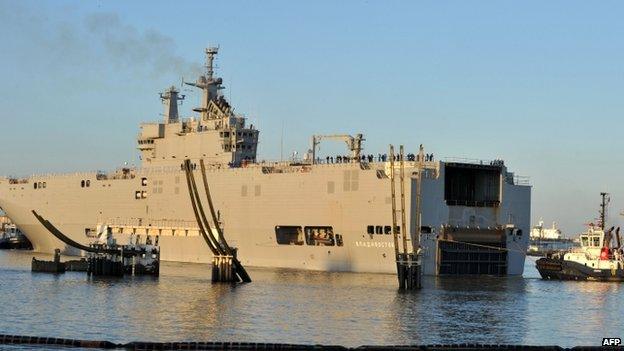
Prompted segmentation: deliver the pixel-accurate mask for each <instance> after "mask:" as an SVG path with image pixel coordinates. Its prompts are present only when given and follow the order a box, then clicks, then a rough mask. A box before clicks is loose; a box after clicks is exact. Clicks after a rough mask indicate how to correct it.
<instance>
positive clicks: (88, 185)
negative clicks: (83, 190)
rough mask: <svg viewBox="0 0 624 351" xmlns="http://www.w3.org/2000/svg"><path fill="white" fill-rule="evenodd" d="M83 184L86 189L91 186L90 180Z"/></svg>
mask: <svg viewBox="0 0 624 351" xmlns="http://www.w3.org/2000/svg"><path fill="white" fill-rule="evenodd" d="M85 184H86V186H87V188H88V187H90V186H91V181H90V180H87V182H86V183H85Z"/></svg>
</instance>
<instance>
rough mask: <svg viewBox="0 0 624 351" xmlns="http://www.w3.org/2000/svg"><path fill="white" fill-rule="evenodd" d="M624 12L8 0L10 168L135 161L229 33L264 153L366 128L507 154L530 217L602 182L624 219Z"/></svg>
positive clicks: (223, 67)
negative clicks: (527, 189)
mask: <svg viewBox="0 0 624 351" xmlns="http://www.w3.org/2000/svg"><path fill="white" fill-rule="evenodd" d="M623 18H624V2H622V1H613V2H609V1H601V2H585V1H584V2H580V1H579V2H576V1H522V2H519V1H515V2H513V1H481V2H478V1H477V2H475V1H449V2H444V1H427V2H423V1H404V2H394V1H367V2H363V1H328V2H324V1H309V2H303V1H280V2H271V1H242V2H236V1H219V2H217V1H214V2H208V1H197V2H191V1H183V2H175V3H172V2H171V1H162V2H152V1H149V2H148V1H100V2H96V1H90V2H85V1H49V2H42V1H37V2H30V1H6V0H0V33H2V39H3V40H2V44H1V47H0V76H1V77H2V84H1V85H0V95H1V96H2V100H0V101H1V104H0V121H1V122H2V123H1V124H0V130H1V131H2V136H1V137H0V145H1V149H0V150H1V151H0V175H28V174H31V173H43V172H68V171H74V170H94V169H104V170H107V169H114V168H115V167H116V166H118V165H120V164H122V163H123V162H125V161H127V162H130V163H133V162H134V163H136V162H138V152H137V151H136V141H135V138H136V134H137V132H138V125H139V123H140V122H142V121H152V120H157V119H159V118H161V117H160V115H159V114H160V113H161V107H162V106H161V104H160V101H159V99H158V95H157V93H158V92H159V91H162V90H163V89H164V88H166V87H167V86H169V85H171V84H176V85H180V81H181V79H182V77H184V78H185V79H186V80H191V79H194V78H195V74H196V73H197V70H198V67H200V65H201V63H202V61H203V58H204V56H203V48H204V47H206V46H208V45H209V44H218V45H220V47H221V51H220V55H219V58H218V60H217V64H218V71H217V72H218V74H219V75H220V76H222V77H223V78H224V81H225V86H226V87H227V90H226V92H225V95H226V97H230V98H231V100H232V101H233V103H234V106H235V107H236V109H237V111H238V112H240V113H244V114H246V115H247V116H248V117H249V118H250V122H251V123H253V124H254V125H256V126H258V128H259V129H260V130H261V134H260V137H261V145H260V153H261V155H260V159H276V158H279V155H280V139H281V137H280V135H281V133H282V126H284V130H285V136H284V145H285V148H284V150H285V153H290V152H292V151H293V150H298V151H299V152H303V151H305V149H306V148H307V147H308V144H309V137H310V135H311V134H313V133H337V132H340V133H343V132H344V133H357V132H362V133H364V135H365V137H366V142H365V152H370V153H375V154H376V153H379V152H385V151H386V150H387V145H388V144H389V143H395V144H401V143H403V144H405V145H406V147H407V148H408V149H409V150H415V149H416V148H417V146H418V145H419V144H420V143H423V144H424V145H425V147H426V151H427V152H433V153H434V154H435V155H436V156H437V157H438V158H442V159H444V158H447V157H468V158H479V159H493V158H503V159H504V160H505V161H506V163H507V165H508V166H509V168H510V169H511V170H512V171H514V172H516V174H519V175H526V176H529V177H530V179H531V183H532V184H533V206H532V217H533V219H534V221H536V220H538V219H539V218H540V217H543V218H544V220H545V221H546V222H550V221H553V220H556V221H558V222H560V223H561V226H562V227H563V229H564V231H565V232H566V234H573V233H575V232H578V231H581V230H582V229H583V223H584V222H586V221H588V220H589V219H591V218H593V217H595V215H596V210H597V205H598V202H599V196H598V193H599V192H600V191H608V192H611V193H612V196H613V202H612V205H611V207H610V208H611V215H610V220H611V221H612V222H614V223H619V222H623V221H622V220H623V219H624V217H622V216H619V215H618V213H619V212H620V211H621V210H622V209H624V191H623V190H624V189H623V186H622V176H621V174H622V173H623V171H624V164H623V162H622V152H624V141H623V137H622V134H623V132H624V122H623V119H622V113H623V112H624V40H623V38H624V20H622V19H623ZM184 93H185V94H188V95H189V97H188V98H187V101H186V102H185V104H184V105H183V107H182V112H183V114H184V115H190V114H191V112H190V108H191V107H192V106H194V105H196V104H197V102H198V95H197V94H196V93H195V92H192V91H185V92H184ZM325 150H328V149H327V148H326V149H325Z"/></svg>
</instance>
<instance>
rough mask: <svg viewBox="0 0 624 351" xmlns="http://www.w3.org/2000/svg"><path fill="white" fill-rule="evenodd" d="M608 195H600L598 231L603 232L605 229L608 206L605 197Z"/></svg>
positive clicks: (607, 200) (607, 199)
mask: <svg viewBox="0 0 624 351" xmlns="http://www.w3.org/2000/svg"><path fill="white" fill-rule="evenodd" d="M607 195H609V193H600V196H601V197H602V202H601V203H600V229H602V230H603V231H604V229H605V219H606V218H605V217H606V214H607V205H608V204H609V198H608V197H607Z"/></svg>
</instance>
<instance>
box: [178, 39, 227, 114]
mask: <svg viewBox="0 0 624 351" xmlns="http://www.w3.org/2000/svg"><path fill="white" fill-rule="evenodd" d="M218 53H219V48H218V47H209V48H206V65H205V66H204V67H205V68H206V72H205V74H204V75H201V76H199V77H198V78H197V81H196V82H194V83H192V82H184V84H186V85H190V86H194V87H196V88H199V89H201V90H202V100H201V106H200V107H197V108H194V109H193V111H195V112H199V113H200V114H201V117H202V119H206V118H207V116H208V104H209V103H210V101H211V100H215V99H217V97H218V91H219V90H221V89H223V87H222V86H221V84H222V83H223V80H222V79H221V78H215V77H214V59H215V56H216V55H217V54H218Z"/></svg>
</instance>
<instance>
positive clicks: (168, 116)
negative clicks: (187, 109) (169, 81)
mask: <svg viewBox="0 0 624 351" xmlns="http://www.w3.org/2000/svg"><path fill="white" fill-rule="evenodd" d="M178 94H179V91H177V90H176V88H175V87H174V86H171V87H170V88H169V89H167V91H165V92H164V93H160V99H161V100H162V102H163V105H165V124H169V123H176V122H177V121H178V101H182V100H184V97H185V96H184V95H181V96H179V95H178Z"/></svg>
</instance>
